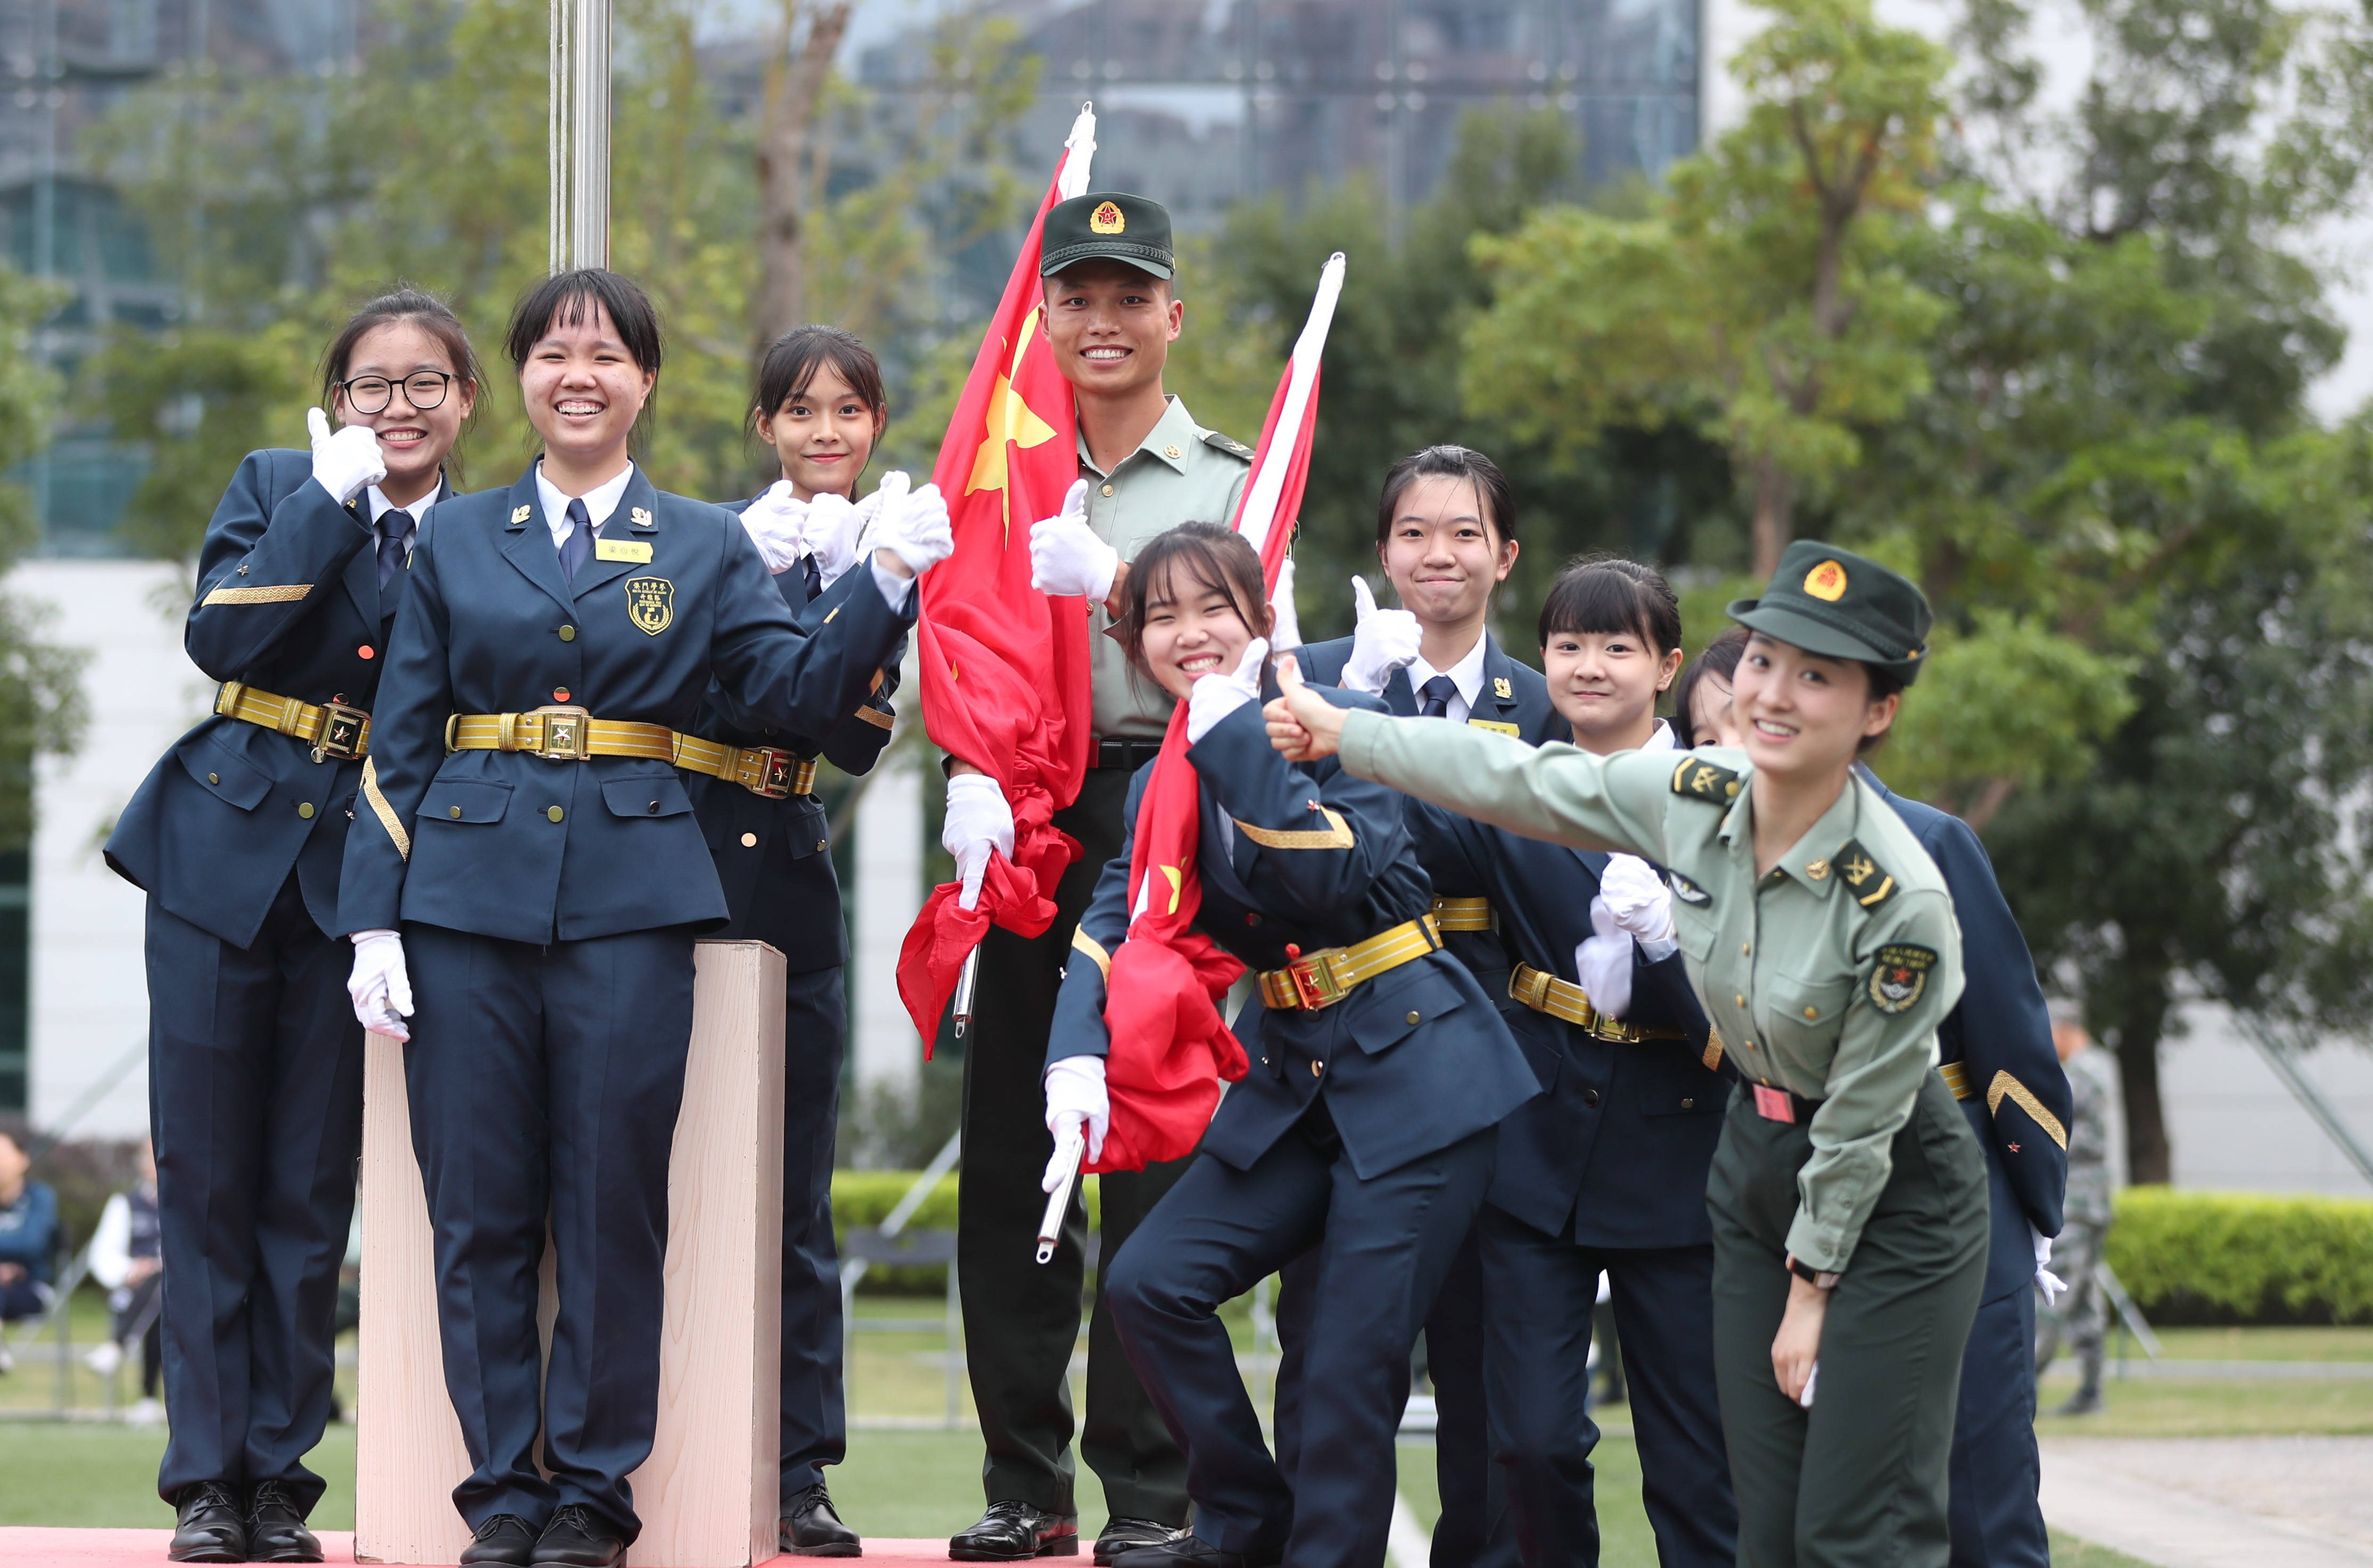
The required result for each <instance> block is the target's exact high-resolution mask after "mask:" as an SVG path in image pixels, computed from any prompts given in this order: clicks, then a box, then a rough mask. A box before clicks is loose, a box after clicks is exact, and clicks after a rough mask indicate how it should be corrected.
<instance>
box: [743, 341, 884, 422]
mask: <svg viewBox="0 0 2373 1568" xmlns="http://www.w3.org/2000/svg"><path fill="white" fill-rule="evenodd" d="M820 369H829V370H830V371H831V372H832V373H833V374H834V375H836V376H838V377H839V378H840V379H841V380H844V381H846V382H848V387H849V390H850V391H851V392H855V393H856V394H857V396H858V401H859V402H860V403H862V404H865V406H866V407H868V408H870V409H871V410H873V412H874V414H875V415H876V416H878V417H882V418H883V419H884V421H885V424H884V427H885V428H886V427H887V424H886V418H887V415H888V414H889V412H890V399H889V397H888V396H887V395H886V394H885V393H884V392H883V390H882V362H881V361H880V360H879V359H876V358H874V357H873V350H871V349H870V348H868V347H866V346H865V342H864V340H863V339H862V338H860V337H859V336H858V335H857V334H856V333H853V332H849V331H847V330H846V329H844V328H841V327H826V326H804V327H793V328H792V329H791V330H790V331H789V332H787V333H784V334H783V335H782V336H780V337H778V338H777V339H776V340H775V343H774V346H773V347H771V348H769V349H767V350H766V358H764V359H763V360H761V361H759V364H758V390H757V392H756V393H755V395H754V396H753V397H752V398H751V400H750V425H749V428H750V430H751V432H752V433H753V434H755V433H756V431H757V428H758V416H759V415H762V414H764V415H768V416H769V417H771V416H773V415H777V414H780V413H781V412H782V411H783V404H787V403H789V402H790V401H791V399H793V398H795V397H798V396H800V395H801V393H803V392H806V391H807V390H808V383H809V382H811V381H812V380H815V377H816V372H817V371H818V370H820ZM876 439H879V438H878V437H877V438H876Z"/></svg>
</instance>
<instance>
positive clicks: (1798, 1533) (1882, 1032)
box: [1268, 541, 1986, 1568]
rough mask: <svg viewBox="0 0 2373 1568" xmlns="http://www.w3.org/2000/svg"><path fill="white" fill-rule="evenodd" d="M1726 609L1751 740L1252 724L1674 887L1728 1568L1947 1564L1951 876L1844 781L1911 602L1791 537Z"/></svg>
mask: <svg viewBox="0 0 2373 1568" xmlns="http://www.w3.org/2000/svg"><path fill="white" fill-rule="evenodd" d="M1731 615H1732V617H1733V618H1734V619H1736V620H1737V621H1739V622H1741V623H1742V624H1744V625H1745V626H1747V627H1748V630H1749V632H1750V634H1751V636H1750V638H1749V640H1748V647H1747V650H1746V653H1745V655H1744V657H1743V658H1742V659H1741V661H1740V662H1739V666H1738V670H1737V673H1736V684H1735V685H1734V688H1733V703H1734V711H1735V718H1736V722H1737V725H1738V728H1739V731H1740V734H1741V737H1742V740H1743V746H1742V747H1741V748H1739V749H1736V750H1734V749H1731V748H1727V747H1713V748H1705V749H1701V750H1698V751H1695V752H1688V753H1682V754H1680V755H1677V756H1676V755H1673V754H1670V753H1663V754H1659V753H1651V752H1630V753H1624V754H1621V755H1616V756H1611V757H1604V758H1602V757H1596V756H1592V755H1589V754H1587V753H1584V752H1582V751H1579V750H1576V749H1575V748H1573V747H1571V746H1565V745H1557V744H1551V745H1545V746H1542V747H1540V748H1539V749H1538V750H1534V749H1532V748H1530V747H1527V746H1525V745H1524V744H1523V743H1520V742H1514V741H1510V740H1507V739H1505V738H1503V737H1501V736H1496V735H1490V734H1486V733H1483V732H1480V731H1474V730H1471V729H1468V730H1457V731H1450V730H1449V729H1448V728H1447V727H1445V726H1444V725H1439V724H1435V725H1423V724H1420V723H1419V722H1417V721H1414V720H1400V719H1393V718H1388V717H1385V716H1384V715H1380V714H1374V713H1368V712H1362V711H1346V710H1344V709H1340V708H1335V707H1333V706H1331V705H1330V704H1327V702H1325V701H1323V700H1321V699H1320V698H1319V697H1318V696H1317V695H1316V694H1315V692H1311V691H1307V690H1304V689H1303V686H1302V683H1301V680H1300V676H1299V673H1297V672H1293V671H1292V670H1290V669H1289V670H1286V671H1283V672H1281V677H1282V680H1283V684H1284V689H1285V696H1283V697H1282V698H1280V700H1279V701H1278V702H1276V703H1272V704H1271V705H1270V707H1269V709H1268V716H1269V720H1270V734H1271V736H1272V738H1273V739H1274V741H1275V743H1276V744H1277V745H1278V747H1279V749H1280V750H1281V751H1284V752H1285V753H1286V755H1288V756H1289V757H1292V758H1294V759H1296V760H1303V759H1304V758H1309V757H1315V756H1323V755H1328V754H1330V753H1335V752H1338V751H1339V752H1340V754H1341V756H1342V760H1343V766H1344V768H1345V770H1346V771H1348V772H1350V773H1352V774H1355V775H1358V776H1360V777H1362V778H1373V779H1375V780H1377V781H1378V782H1381V783H1385V784H1389V785H1392V786H1393V787H1394V788H1396V789H1398V790H1405V791H1407V792H1408V793H1409V794H1412V795H1416V796H1418V797H1420V799H1424V800H1428V801H1432V802H1436V803H1438V804H1440V805H1444V806H1446V807H1449V808H1450V809H1452V810H1454V811H1457V812H1461V813H1465V814H1467V815H1468V816H1472V817H1474V818H1476V819H1477V820H1479V821H1481V822H1485V823H1490V824H1492V825H1496V826H1500V827H1504V828H1508V829H1510V830H1512V831H1514V832H1517V833H1523V834H1526V835H1528V836H1531V837H1540V838H1549V839H1554V840H1557V841H1559V842H1561V843H1566V844H1570V845H1572V846H1574V847H1575V848H1585V849H1611V850H1620V851H1625V852H1628V853H1631V854H1635V855H1640V856H1642V857H1643V858H1646V859H1648V860H1654V861H1655V862H1656V863H1658V864H1660V865H1662V866H1665V867H1666V868H1667V870H1668V874H1669V876H1670V879H1671V882H1672V886H1673V892H1674V899H1673V914H1674V919H1675V924H1676V926H1677V936H1678V938H1679V941H1680V944H1681V948H1682V951H1683V952H1684V953H1685V954H1687V956H1688V959H1689V977H1690V979H1691V981H1692V983H1693V984H1694V985H1695V986H1696V988H1697V990H1698V995H1699V998H1700V1000H1701V1001H1702V1002H1703V1004H1704V1006H1705V1011H1706V1013H1707V1015H1708V1016H1709V1017H1710V1018H1712V1019H1713V1021H1714V1023H1715V1024H1716V1026H1717V1027H1718V1028H1719V1029H1720V1030H1721V1031H1722V1034H1723V1037H1724V1040H1725V1042H1726V1043H1727V1044H1728V1046H1729V1047H1730V1050H1731V1059H1732V1060H1734V1061H1735V1062H1736V1063H1737V1064H1738V1067H1739V1071H1740V1072H1741V1073H1742V1074H1743V1077H1744V1082H1742V1083H1741V1085H1740V1088H1739V1090H1738V1092H1737V1093H1736V1094H1734V1096H1733V1097H1732V1100H1731V1105H1730V1109H1729V1113H1728V1116H1727V1117H1726V1118H1725V1121H1724V1128H1723V1135H1722V1141H1721V1145H1720V1147H1719V1149H1718V1150H1717V1151H1716V1153H1715V1156H1714V1164H1713V1176H1712V1180H1711V1182H1710V1183H1709V1186H1708V1189H1707V1194H1706V1202H1707V1206H1708V1208H1709V1210H1710V1211H1712V1215H1713V1234H1714V1273H1713V1292H1714V1354H1715V1368H1714V1376H1715V1383H1716V1387H1717V1388H1718V1389H1719V1391H1720V1396H1721V1400H1722V1414H1723V1429H1724V1441H1725V1442H1726V1444H1727V1445H1728V1447H1729V1450H1730V1464H1731V1476H1732V1480H1733V1483H1734V1485H1735V1486H1736V1490H1737V1494H1738V1508H1739V1561H1740V1562H1742V1563H1748V1564H1753V1565H1755V1568H1775V1565H1791V1564H1797V1563H1803V1564H1806V1565H1808V1568H1809V1565H1813V1564H1819V1565H1821V1568H1831V1565H1838V1564H1864V1563H1866V1564H1871V1565H1874V1568H1876V1565H1879V1564H1887V1565H1890V1568H1893V1565H1907V1564H1933V1565H1937V1568H1941V1565H1942V1564H1943V1563H1944V1562H1946V1552H1947V1535H1946V1463H1947V1458H1948V1457H1949V1454H1950V1450H1951V1444H1952V1434H1953V1409H1954V1401H1955V1398H1956V1395H1957V1392H1958V1382H1959V1375H1960V1358H1961V1346H1962V1344H1963V1343H1964V1342H1965V1341H1966V1340H1967V1339H1968V1338H1969V1332H1970V1320H1971V1318H1972V1316H1974V1315H1975V1313H1976V1310H1977V1305H1978V1295H1979V1291H1980V1288H1981V1284H1982V1282H1983V1280H1984V1276H1985V1258H1986V1176H1985V1165H1984V1160H1983V1156H1982V1155H1981V1153H1980V1151H1979V1149H1978V1145H1977V1141H1976V1140H1975V1138H1974V1137H1972V1136H1971V1134H1970V1129H1969V1126H1968V1124H1967V1122H1966V1121H1965V1120H1964V1118H1963V1117H1962V1116H1961V1114H1960V1112H1959V1109H1958V1107H1957V1106H1955V1104H1954V1102H1953V1096H1952V1093H1951V1091H1950V1090H1949V1089H1947V1088H1946V1085H1945V1082H1944V1080H1943V1078H1942V1077H1940V1076H1939V1075H1938V1074H1937V1073H1936V1072H1935V1071H1933V1069H1934V1067H1935V1061H1936V1039H1935V1034H1936V1025H1937V1023H1938V1022H1939V1021H1940V1020H1941V1019H1943V1018H1944V1016H1945V1015H1946V1012H1949V1011H1950V1010H1951V1008H1952V1006H1953V1003H1954V1001H1955V1000H1957V999H1958V996H1959V994H1960V989H1961V961H1960V933H1959V930H1958V927H1957V926H1956V924H1955V922H1954V918H1953V907H1952V902H1951V899H1950V897H1949V896H1948V895H1947V894H1946V890H1945V881H1944V878H1943V876H1942V875H1941V874H1940V873H1939V872H1937V870H1936V867H1935V864H1934V863H1933V862H1932V861H1931V860H1929V859H1928V857H1927V855H1926V854H1925V853H1924V852H1923V850H1922V849H1921V848H1920V845H1919V842H1918V840H1917V839H1916V838H1915V837H1913V836H1912V834H1911V830H1910V829H1909V828H1907V827H1905V826H1904V825H1903V824H1902V822H1901V820H1900V818H1899V817H1897V815H1896V814H1895V813H1893V812H1892V811H1890V810H1888V807H1887V806H1886V804H1885V803H1884V802H1882V801H1881V800H1880V799H1879V797H1878V795H1877V793H1876V791H1875V790H1872V789H1871V788H1870V786H1869V785H1868V784H1866V783H1864V782H1863V781H1862V780H1861V779H1859V778H1857V777H1856V776H1855V775H1854V773H1853V763H1854V759H1855V757H1856V756H1857V755H1860V754H1861V753H1862V752H1864V751H1866V750H1867V749H1869V747H1870V746H1871V745H1873V744H1875V743H1877V741H1879V740H1880V739H1881V738H1882V737H1884V736H1885V735H1886V733H1887V731H1888V728H1889V727H1890V726H1891V725H1892V724H1893V722H1894V720H1895V716H1896V712H1897V709H1898V707H1899V705H1900V699H1901V692H1902V688H1903V687H1904V686H1906V685H1909V684H1910V683H1911V679H1912V677H1913V675H1914V674H1915V673H1917V672H1918V670H1919V665H1920V660H1921V658H1922V656H1923V654H1924V652H1925V651H1926V639H1927V633H1928V626H1929V612H1928V604H1927V602H1926V600H1924V599H1923V597H1922V596H1921V593H1920V591H1919V590H1918V589H1917V588H1915V587H1914V586H1912V584H1911V583H1910V582H1909V581H1907V580H1905V579H1903V578H1901V577H1899V576H1898V575H1896V574H1895V573H1894V572H1891V571H1888V569H1886V568H1883V567H1881V566H1879V565H1877V564H1876V563H1875V562H1872V561H1868V560H1864V558H1863V557H1861V556H1854V555H1850V554H1848V553H1847V552H1845V551H1842V550H1839V549H1836V548H1833V547H1831V546H1829V545H1827V544H1816V543H1813V542H1810V541H1800V542H1798V543H1797V544H1792V545H1791V546H1789V548H1788V551H1787V553H1786V554H1785V555H1783V556H1782V557H1781V561H1780V568H1779V570H1778V572H1777V573H1776V574H1775V575H1774V577H1773V578H1772V581H1771V587H1770V588H1769V589H1768V590H1767V591H1765V593H1764V595H1763V597H1762V598H1760V599H1750V600H1742V601H1740V602H1738V603H1735V604H1733V605H1732V606H1731ZM1817 1368H1818V1369H1821V1370H1820V1375H1819V1377H1818V1380H1817V1379H1816V1377H1815V1372H1816V1370H1817Z"/></svg>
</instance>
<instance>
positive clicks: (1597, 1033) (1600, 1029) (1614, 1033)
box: [1585, 1007, 1640, 1046]
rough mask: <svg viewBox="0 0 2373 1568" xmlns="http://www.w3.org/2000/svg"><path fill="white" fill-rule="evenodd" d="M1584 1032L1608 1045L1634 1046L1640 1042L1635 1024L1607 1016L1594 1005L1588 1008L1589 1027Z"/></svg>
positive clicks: (1638, 1031)
mask: <svg viewBox="0 0 2373 1568" xmlns="http://www.w3.org/2000/svg"><path fill="white" fill-rule="evenodd" d="M1585 1033H1587V1034H1588V1035H1589V1036H1590V1037H1591V1038H1592V1039H1594V1040H1605V1041H1607V1043H1608V1044H1609V1045H1616V1046H1636V1045H1638V1044H1639V1043H1640V1029H1639V1026H1638V1025H1637V1024H1626V1023H1624V1022H1623V1021H1622V1020H1621V1019H1619V1018H1609V1017H1607V1014H1605V1013H1603V1012H1599V1011H1598V1009H1596V1007H1594V1008H1592V1009H1591V1010H1590V1027H1589V1029H1588V1030H1587V1031H1585Z"/></svg>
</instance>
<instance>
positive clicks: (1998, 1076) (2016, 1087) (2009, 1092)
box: [1986, 1072, 2068, 1149]
mask: <svg viewBox="0 0 2373 1568" xmlns="http://www.w3.org/2000/svg"><path fill="white" fill-rule="evenodd" d="M2005 1100H2008V1101H2009V1102H2010V1103H2011V1104H2013V1105H2015V1106H2017V1107H2018V1108H2019V1109H2020V1110H2023V1111H2025V1112H2026V1113H2027V1114H2028V1116H2030V1117H2034V1118H2035V1125H2036V1126H2038V1127H2040V1128H2041V1129H2043V1130H2044V1131H2046V1132H2048V1133H2050V1134H2052V1141H2053V1142H2054V1143H2057V1144H2059V1145H2060V1146H2061V1147H2062V1148H2063V1149H2065V1148H2067V1147H2068V1129H2066V1128H2064V1127H2063V1126H2061V1125H2060V1118H2059V1117H2056V1116H2053V1115H2052V1113H2051V1111H2049V1110H2047V1109H2046V1108H2045V1107H2044V1104H2043V1102H2042V1101H2041V1100H2039V1099H2037V1098H2036V1097H2035V1096H2034V1094H2031V1093H2029V1092H2028V1087H2027V1085H2026V1084H2024V1083H2021V1082H2019V1081H2018V1080H2017V1079H2016V1078H2013V1077H2012V1076H2011V1075H2010V1074H2009V1073H2007V1072H1997V1073H1995V1074H1994V1081H1993V1083H1991V1084H1989V1085H1988V1086H1987V1088H1986V1114H1987V1115H1988V1116H1996V1115H1999V1114H2000V1113H2001V1111H2002V1103H2003V1102H2004V1101H2005Z"/></svg>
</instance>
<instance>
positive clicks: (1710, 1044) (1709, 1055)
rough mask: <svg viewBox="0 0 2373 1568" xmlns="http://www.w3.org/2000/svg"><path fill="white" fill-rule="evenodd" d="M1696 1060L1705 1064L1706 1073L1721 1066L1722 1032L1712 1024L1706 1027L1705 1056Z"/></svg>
mask: <svg viewBox="0 0 2373 1568" xmlns="http://www.w3.org/2000/svg"><path fill="white" fill-rule="evenodd" d="M1699 1060H1700V1061H1702V1062H1703V1063H1705V1070H1706V1071H1708V1072H1712V1071H1713V1070H1714V1069H1716V1068H1718V1067H1720V1066H1721V1065H1722V1031H1721V1030H1719V1029H1717V1028H1715V1027H1713V1025H1712V1024H1708V1025H1707V1026H1706V1048H1705V1055H1703V1056H1701V1057H1700V1058H1699Z"/></svg>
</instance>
